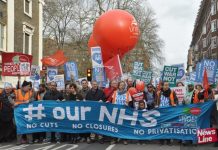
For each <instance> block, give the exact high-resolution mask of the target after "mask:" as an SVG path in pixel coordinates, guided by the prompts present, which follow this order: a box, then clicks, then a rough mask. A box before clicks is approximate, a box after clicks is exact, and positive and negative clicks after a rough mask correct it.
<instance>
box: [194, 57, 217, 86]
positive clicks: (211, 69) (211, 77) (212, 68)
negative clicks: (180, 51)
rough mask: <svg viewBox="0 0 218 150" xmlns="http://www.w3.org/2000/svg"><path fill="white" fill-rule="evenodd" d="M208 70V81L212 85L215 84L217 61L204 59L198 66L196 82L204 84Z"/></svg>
mask: <svg viewBox="0 0 218 150" xmlns="http://www.w3.org/2000/svg"><path fill="white" fill-rule="evenodd" d="M205 69H207V76H208V81H209V83H210V84H213V83H215V78H216V69H217V61H216V60H209V59H204V60H202V61H201V62H200V63H198V64H197V66H196V81H197V82H199V83H202V81H203V75H204V70H205Z"/></svg>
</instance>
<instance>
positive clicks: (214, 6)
mask: <svg viewBox="0 0 218 150" xmlns="http://www.w3.org/2000/svg"><path fill="white" fill-rule="evenodd" d="M215 14H216V1H215V0H211V15H215Z"/></svg>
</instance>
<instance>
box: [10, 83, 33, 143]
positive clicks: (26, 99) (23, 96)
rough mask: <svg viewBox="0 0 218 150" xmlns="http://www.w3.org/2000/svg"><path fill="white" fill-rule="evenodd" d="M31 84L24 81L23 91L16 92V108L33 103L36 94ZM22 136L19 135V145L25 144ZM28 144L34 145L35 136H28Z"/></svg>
mask: <svg viewBox="0 0 218 150" xmlns="http://www.w3.org/2000/svg"><path fill="white" fill-rule="evenodd" d="M30 86H31V85H30V82H27V81H24V82H23V84H22V87H21V89H18V90H16V91H15V96H16V98H15V104H14V106H15V107H16V106H18V105H20V104H24V103H30V102H31V101H33V100H34V94H33V92H32V90H31V88H30ZM22 136H23V135H22V134H18V135H17V145H20V144H23V143H24V142H23V141H22ZM26 137H27V143H29V144H32V143H33V136H32V134H27V135H26Z"/></svg>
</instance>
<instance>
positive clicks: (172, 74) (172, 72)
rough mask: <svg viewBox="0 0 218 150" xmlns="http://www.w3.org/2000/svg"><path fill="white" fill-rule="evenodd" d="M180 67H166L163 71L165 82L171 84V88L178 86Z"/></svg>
mask: <svg viewBox="0 0 218 150" xmlns="http://www.w3.org/2000/svg"><path fill="white" fill-rule="evenodd" d="M177 73H178V67H174V66H164V71H163V79H162V80H163V81H167V82H169V84H170V87H175V86H176V79H177Z"/></svg>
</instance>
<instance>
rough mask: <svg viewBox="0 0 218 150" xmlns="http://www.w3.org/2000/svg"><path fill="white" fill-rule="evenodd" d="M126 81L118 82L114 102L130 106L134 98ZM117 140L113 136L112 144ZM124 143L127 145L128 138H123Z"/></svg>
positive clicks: (113, 97)
mask: <svg viewBox="0 0 218 150" xmlns="http://www.w3.org/2000/svg"><path fill="white" fill-rule="evenodd" d="M126 89H127V88H126V83H125V82H124V81H120V82H119V83H118V89H117V90H116V91H115V92H114V94H113V96H112V103H113V104H117V105H126V106H129V103H131V102H132V98H131V95H130V93H129V92H128V91H127V90H126ZM115 143H116V141H115V139H114V138H113V139H112V141H111V144H115ZM123 144H124V145H127V144H128V142H127V140H123Z"/></svg>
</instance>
